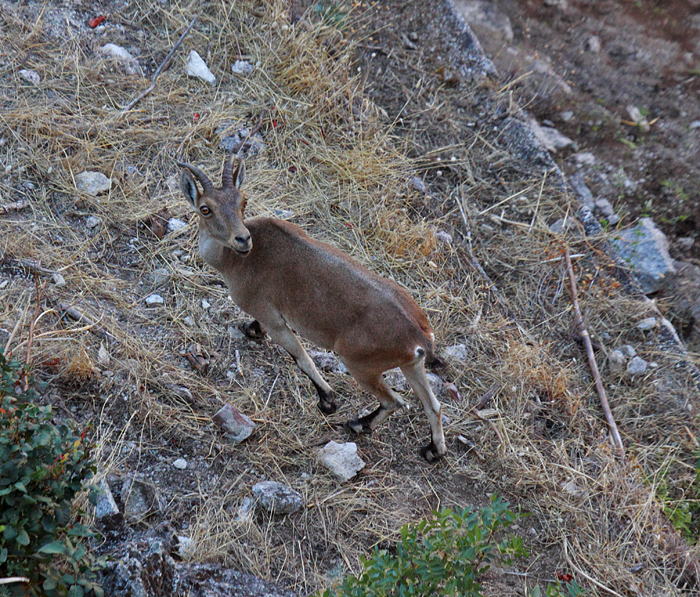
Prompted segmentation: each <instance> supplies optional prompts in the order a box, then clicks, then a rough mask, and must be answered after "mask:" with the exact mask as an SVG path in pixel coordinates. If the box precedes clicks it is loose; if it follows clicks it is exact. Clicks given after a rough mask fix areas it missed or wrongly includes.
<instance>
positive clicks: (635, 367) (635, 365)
mask: <svg viewBox="0 0 700 597" xmlns="http://www.w3.org/2000/svg"><path fill="white" fill-rule="evenodd" d="M646 370H647V362H646V361H645V360H644V359H643V358H641V357H634V358H633V359H632V360H631V361H630V362H629V365H627V373H628V374H629V375H641V374H642V373H644V372H645V371H646Z"/></svg>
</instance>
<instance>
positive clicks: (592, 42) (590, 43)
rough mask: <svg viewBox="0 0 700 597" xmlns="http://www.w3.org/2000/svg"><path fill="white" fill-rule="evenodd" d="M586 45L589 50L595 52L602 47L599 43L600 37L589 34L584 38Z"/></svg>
mask: <svg viewBox="0 0 700 597" xmlns="http://www.w3.org/2000/svg"><path fill="white" fill-rule="evenodd" d="M586 47H587V48H588V51H589V52H593V53H594V54H597V53H598V52H600V48H601V47H602V46H601V43H600V38H599V37H598V36H597V35H591V36H590V37H589V38H588V39H587V40H586Z"/></svg>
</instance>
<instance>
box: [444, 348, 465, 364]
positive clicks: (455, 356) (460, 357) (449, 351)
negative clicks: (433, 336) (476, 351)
mask: <svg viewBox="0 0 700 597" xmlns="http://www.w3.org/2000/svg"><path fill="white" fill-rule="evenodd" d="M468 356H469V350H468V349H467V345H466V344H453V345H452V346H448V347H447V348H445V350H443V351H442V357H443V358H445V359H447V360H448V361H455V362H457V363H464V362H465V361H466V360H467V357H468Z"/></svg>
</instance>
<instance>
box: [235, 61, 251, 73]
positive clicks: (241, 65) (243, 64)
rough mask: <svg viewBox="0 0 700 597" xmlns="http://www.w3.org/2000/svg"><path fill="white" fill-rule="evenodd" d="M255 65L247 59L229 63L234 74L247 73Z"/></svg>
mask: <svg viewBox="0 0 700 597" xmlns="http://www.w3.org/2000/svg"><path fill="white" fill-rule="evenodd" d="M254 69H255V67H254V66H253V65H252V64H251V63H250V62H248V61H247V60H236V61H235V62H234V63H233V64H232V65H231V72H232V73H233V74H234V75H249V74H250V73H252V72H253V70H254Z"/></svg>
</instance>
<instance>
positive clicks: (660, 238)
mask: <svg viewBox="0 0 700 597" xmlns="http://www.w3.org/2000/svg"><path fill="white" fill-rule="evenodd" d="M612 243H613V245H614V246H615V248H616V249H617V250H618V252H619V253H620V257H622V259H624V260H625V261H626V262H627V263H628V264H629V266H630V268H631V269H632V271H633V272H634V274H635V275H636V276H637V279H638V280H639V284H640V286H641V287H642V290H643V291H644V293H645V294H652V293H654V292H658V291H659V290H661V289H663V288H665V287H666V286H667V285H668V284H669V282H670V280H671V279H672V278H673V277H674V276H675V275H676V273H677V269H676V267H675V265H674V263H673V259H672V258H671V255H670V254H669V244H668V239H667V238H666V236H665V235H664V233H663V232H661V230H659V229H658V228H657V227H656V225H655V224H654V222H653V221H652V220H651V218H642V219H641V220H639V224H637V225H636V226H635V227H634V228H629V229H627V230H620V231H618V232H617V234H616V235H615V237H614V238H613V239H612Z"/></svg>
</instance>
